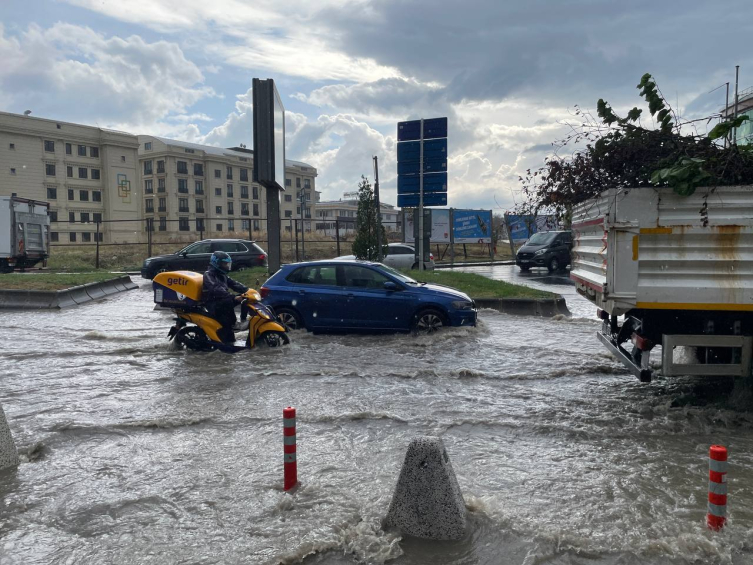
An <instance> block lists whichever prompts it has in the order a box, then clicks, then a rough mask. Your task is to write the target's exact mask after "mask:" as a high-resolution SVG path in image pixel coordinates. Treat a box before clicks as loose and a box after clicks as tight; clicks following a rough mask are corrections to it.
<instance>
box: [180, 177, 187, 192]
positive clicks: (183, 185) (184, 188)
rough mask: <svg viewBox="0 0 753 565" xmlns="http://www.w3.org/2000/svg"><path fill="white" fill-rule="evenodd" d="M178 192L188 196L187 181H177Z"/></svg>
mask: <svg viewBox="0 0 753 565" xmlns="http://www.w3.org/2000/svg"><path fill="white" fill-rule="evenodd" d="M178 192H181V193H183V194H188V179H178Z"/></svg>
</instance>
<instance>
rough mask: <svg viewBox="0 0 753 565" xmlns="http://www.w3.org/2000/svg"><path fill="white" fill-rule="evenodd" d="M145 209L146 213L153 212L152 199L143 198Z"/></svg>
mask: <svg viewBox="0 0 753 565" xmlns="http://www.w3.org/2000/svg"><path fill="white" fill-rule="evenodd" d="M144 205H145V210H146V213H147V214H154V200H153V199H151V198H147V199H146V200H144Z"/></svg>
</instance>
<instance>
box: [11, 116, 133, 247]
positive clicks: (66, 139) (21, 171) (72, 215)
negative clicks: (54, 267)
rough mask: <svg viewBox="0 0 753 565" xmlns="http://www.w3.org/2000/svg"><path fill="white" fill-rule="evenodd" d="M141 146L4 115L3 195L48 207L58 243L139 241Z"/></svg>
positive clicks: (115, 136)
mask: <svg viewBox="0 0 753 565" xmlns="http://www.w3.org/2000/svg"><path fill="white" fill-rule="evenodd" d="M138 147H139V143H138V139H137V137H136V136H134V135H131V134H128V133H124V132H119V131H113V130H107V129H103V128H97V127H90V126H83V125H79V124H71V123H68V122H60V121H55V120H48V119H43V118H36V117H32V116H30V115H20V114H10V113H6V112H0V195H3V196H10V195H12V194H16V195H17V196H20V197H22V198H31V199H33V200H44V201H47V202H49V203H50V220H51V221H50V241H51V243H53V244H55V243H59V244H77V243H90V242H94V241H96V239H97V238H99V240H100V241H103V242H105V243H132V242H136V241H139V239H140V237H141V233H142V232H141V230H142V225H141V223H140V220H141V218H142V203H143V201H142V199H141V198H140V197H138V196H137V195H136V194H135V191H134V188H135V187H136V186H137V182H138V171H137V164H138ZM110 220H120V221H118V222H112V223H109V221H110ZM126 220H128V221H126ZM99 222H105V223H100V224H99V232H98V230H97V227H98V223H99ZM98 234H99V235H98Z"/></svg>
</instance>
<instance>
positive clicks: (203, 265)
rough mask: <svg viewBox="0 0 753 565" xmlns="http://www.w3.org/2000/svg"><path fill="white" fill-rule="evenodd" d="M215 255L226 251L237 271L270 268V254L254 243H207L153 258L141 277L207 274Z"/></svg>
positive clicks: (230, 241) (188, 246) (146, 263)
mask: <svg viewBox="0 0 753 565" xmlns="http://www.w3.org/2000/svg"><path fill="white" fill-rule="evenodd" d="M215 251H225V252H227V253H229V254H230V256H231V257H232V258H233V271H239V270H241V269H247V268H248V267H266V265H267V254H266V253H265V252H264V250H263V249H262V248H261V247H259V246H258V245H256V243H254V242H253V241H248V240H245V239H205V240H203V241H197V242H196V243H192V244H190V245H187V246H186V247H184V248H183V249H181V250H180V251H178V252H176V253H172V254H170V255H159V256H157V257H149V259H147V260H146V261H144V264H143V265H142V266H141V276H142V277H144V278H145V279H152V278H154V275H156V274H157V273H161V272H163V271H197V272H199V273H201V272H204V271H205V270H206V269H207V267H208V266H209V259H210V257H211V256H212V253H214V252H215Z"/></svg>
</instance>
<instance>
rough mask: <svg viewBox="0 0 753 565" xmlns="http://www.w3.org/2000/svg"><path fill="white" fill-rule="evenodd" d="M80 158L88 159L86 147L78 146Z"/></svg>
mask: <svg viewBox="0 0 753 565" xmlns="http://www.w3.org/2000/svg"><path fill="white" fill-rule="evenodd" d="M78 156H79V157H86V145H79V146H78Z"/></svg>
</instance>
